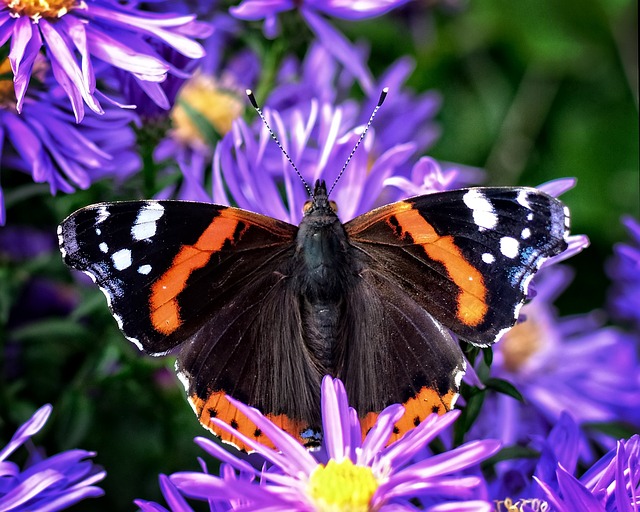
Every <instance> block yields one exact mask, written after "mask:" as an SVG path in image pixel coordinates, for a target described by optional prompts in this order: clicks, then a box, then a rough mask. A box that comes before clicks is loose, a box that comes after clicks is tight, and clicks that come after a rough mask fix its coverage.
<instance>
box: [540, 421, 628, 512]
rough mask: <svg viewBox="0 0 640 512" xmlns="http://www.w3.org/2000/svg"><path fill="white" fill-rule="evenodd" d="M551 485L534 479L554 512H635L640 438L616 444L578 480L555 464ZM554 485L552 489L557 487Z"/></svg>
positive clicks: (570, 472)
mask: <svg viewBox="0 0 640 512" xmlns="http://www.w3.org/2000/svg"><path fill="white" fill-rule="evenodd" d="M554 469H555V475H554V476H555V479H553V480H552V481H551V482H550V481H549V480H546V481H545V480H543V479H542V478H538V477H535V476H534V479H535V480H536V482H538V484H539V485H540V487H542V489H543V491H544V494H545V495H546V498H547V500H548V501H549V503H550V504H551V505H552V507H553V509H554V510H556V511H557V512H572V511H573V510H576V509H578V510H589V511H593V512H609V511H611V512H622V511H625V512H627V511H628V512H638V510H640V436H639V435H638V434H636V435H634V436H633V437H631V438H630V439H629V440H619V441H618V442H617V443H616V447H615V448H613V449H611V451H609V453H607V454H606V455H605V456H604V457H602V458H601V459H600V460H599V461H598V462H596V463H595V464H594V465H593V466H592V467H591V468H590V469H589V471H587V472H586V473H585V474H584V475H582V477H581V478H580V479H578V478H576V477H575V476H574V475H573V472H572V471H571V470H567V469H566V468H565V467H563V465H562V464H560V463H558V464H556V467H555V468H554ZM556 482H557V485H554V484H556Z"/></svg>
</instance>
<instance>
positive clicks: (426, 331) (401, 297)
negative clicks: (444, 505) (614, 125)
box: [58, 181, 569, 447]
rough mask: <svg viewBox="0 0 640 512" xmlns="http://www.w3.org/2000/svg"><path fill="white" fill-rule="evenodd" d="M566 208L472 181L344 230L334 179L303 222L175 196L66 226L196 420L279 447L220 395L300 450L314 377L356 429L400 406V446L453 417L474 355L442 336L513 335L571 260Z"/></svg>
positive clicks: (112, 206)
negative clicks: (544, 281) (542, 282)
mask: <svg viewBox="0 0 640 512" xmlns="http://www.w3.org/2000/svg"><path fill="white" fill-rule="evenodd" d="M568 225H569V216H568V209H567V208H566V207H565V206H564V205H563V204H562V203H561V202H560V201H559V200H558V199H556V198H554V197H551V196H549V195H548V194H546V193H544V192H541V191H539V190H536V189H533V188H470V189H462V190H452V191H447V192H439V193H434V194H429V195H424V196H419V197H414V198H412V199H407V200H404V201H399V202H396V203H393V204H389V205H386V206H382V207H380V208H377V209H375V210H372V211H370V212H368V213H365V214H364V215H360V216H359V217H356V218H355V219H353V220H351V221H349V222H347V223H345V224H342V223H341V222H340V220H339V219H338V216H337V215H336V213H335V209H334V205H333V204H332V202H331V201H329V198H328V194H327V188H326V185H325V183H324V182H323V181H318V182H317V183H316V184H315V189H314V191H313V195H312V198H311V201H309V202H308V203H307V205H306V207H305V214H304V218H303V219H302V221H301V222H300V225H299V226H293V225H291V224H288V223H286V222H282V221H280V220H276V219H273V218H270V217H266V216H264V215H260V214H257V213H252V212H249V211H245V210H240V209H237V208H232V207H227V206H219V205H214V204H208V203H196V202H181V201H132V202H119V203H103V204H97V205H92V206H88V207H86V208H83V209H81V210H78V211H77V212H75V213H73V214H72V215H71V216H70V217H68V218H67V219H66V220H65V221H64V222H63V223H62V224H61V225H60V227H59V229H58V234H59V239H60V249H61V251H62V255H63V258H64V261H65V263H66V264H67V265H69V266H70V267H73V268H75V269H78V270H81V271H83V272H85V273H87V274H88V275H89V276H91V278H92V279H93V280H94V281H95V282H96V283H97V284H98V286H99V287H100V289H101V290H102V291H103V292H104V294H105V295H106V297H107V301H108V304H109V307H110V309H111V312H112V313H113V316H114V318H115V319H116V321H117V323H118V326H119V327H120V329H121V330H122V332H123V333H124V335H125V336H126V337H127V338H128V339H129V340H130V341H132V342H133V343H135V345H136V346H137V347H138V348H139V349H140V350H142V351H144V352H145V353H147V354H151V355H155V356H160V355H164V354H167V353H169V352H171V351H174V350H175V351H177V362H176V370H177V373H178V376H179V377H180V379H181V380H182V381H183V383H184V385H185V388H186V389H187V392H188V395H189V400H190V402H191V405H192V406H193V408H194V410H195V412H196V414H197V416H198V418H199V419H200V421H201V422H202V424H203V425H204V426H205V427H207V428H210V429H212V430H213V431H214V432H215V433H216V434H218V435H219V436H221V437H222V438H223V440H226V441H229V442H233V443H234V444H236V445H240V447H243V446H242V443H239V442H238V440H237V439H236V438H235V437H234V436H229V435H228V434H226V433H224V432H222V431H220V430H219V429H216V428H215V427H212V426H211V425H210V421H209V420H210V418H212V417H217V418H220V419H222V420H224V421H225V422H227V423H228V424H230V425H231V426H233V427H234V428H236V429H237V430H238V431H240V432H242V433H243V434H245V435H247V436H253V437H255V438H256V439H257V440H259V441H260V442H263V443H264V444H267V445H270V442H269V440H268V439H266V438H265V436H263V435H262V433H261V432H260V431H259V430H258V429H257V428H256V426H255V425H254V424H253V423H251V422H250V421H249V420H248V419H247V418H245V417H244V416H243V415H241V414H240V413H239V412H238V411H237V410H236V409H235V408H234V407H233V406H231V405H230V404H229V402H228V401H227V400H226V399H225V395H227V394H228V395H231V396H233V397H234V398H237V399H239V400H241V401H242V402H244V403H247V404H249V405H251V406H254V407H256V408H258V409H260V410H261V411H263V412H264V413H265V414H266V415H267V416H268V417H270V418H271V419H272V420H273V421H274V422H275V423H276V424H279V425H280V426H282V428H284V429H285V430H286V431H288V432H290V433H291V434H292V435H294V436H295V437H297V438H298V439H299V440H301V441H302V442H303V443H305V444H307V445H310V446H311V445H314V444H317V443H318V441H319V436H320V434H319V432H320V426H321V423H320V417H319V411H320V407H319V401H320V381H321V379H322V377H323V376H324V375H325V374H331V375H333V376H335V377H338V378H340V379H341V380H342V381H343V382H344V384H345V386H346V389H347V392H348V394H349V398H350V401H351V404H352V405H353V406H354V407H355V408H356V410H357V411H358V412H359V413H360V414H361V415H362V418H361V419H362V425H363V431H364V432H366V431H367V430H368V429H369V428H370V427H371V426H372V425H373V423H374V422H375V419H376V417H377V414H378V413H379V412H380V411H381V410H382V409H383V408H384V407H386V406H388V405H390V404H393V403H403V404H405V406H406V413H405V415H404V417H403V418H402V419H401V420H400V421H399V422H398V423H397V424H396V427H397V433H398V435H400V434H402V433H404V432H406V431H407V430H409V429H411V428H413V427H414V426H416V425H418V424H419V423H420V421H422V420H423V419H424V418H425V417H426V416H428V415H429V414H430V413H432V412H438V413H444V412H445V411H447V410H449V409H451V408H452V406H453V404H454V401H455V399H456V397H457V392H458V389H459V385H460V381H461V379H462V376H463V374H464V371H465V360H464V357H463V355H462V352H461V350H460V348H459V346H458V343H457V342H456V341H455V340H454V339H453V338H452V336H451V335H450V334H449V330H451V331H452V332H454V333H455V334H456V335H457V336H459V337H460V338H462V339H464V340H466V341H468V342H470V343H472V344H474V345H477V346H488V345H490V344H492V343H494V342H495V341H497V340H498V339H499V338H500V336H502V334H504V332H505V331H507V330H508V329H509V328H511V327H512V326H513V325H514V324H515V322H516V319H517V317H518V311H519V309H520V307H521V305H522V304H523V302H524V300H525V297H526V293H527V285H528V283H529V281H530V280H531V278H532V277H533V275H534V274H535V272H536V271H537V269H538V268H539V267H540V265H541V263H542V262H543V261H544V260H545V259H547V258H549V257H551V256H554V255H557V254H559V253H560V252H562V251H563V250H565V249H566V247H567V244H566V241H565V237H566V236H567V234H568Z"/></svg>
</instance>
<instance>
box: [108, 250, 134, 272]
mask: <svg viewBox="0 0 640 512" xmlns="http://www.w3.org/2000/svg"><path fill="white" fill-rule="evenodd" d="M111 260H112V261H113V266H114V267H115V269H116V270H125V269H127V268H129V267H130V266H131V251H130V250H129V249H120V250H119V251H117V252H114V253H113V255H112V256H111Z"/></svg>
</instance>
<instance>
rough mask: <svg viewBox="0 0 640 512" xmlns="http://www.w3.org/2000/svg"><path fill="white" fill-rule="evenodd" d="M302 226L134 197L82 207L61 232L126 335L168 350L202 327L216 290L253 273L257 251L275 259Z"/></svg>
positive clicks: (70, 255) (150, 348) (63, 244)
mask: <svg viewBox="0 0 640 512" xmlns="http://www.w3.org/2000/svg"><path fill="white" fill-rule="evenodd" d="M296 231H297V228H296V227H295V226H292V225H290V224H286V223H284V222H280V221H277V220H275V219H271V218H269V217H265V216H262V215H258V214H254V213H251V212H247V211H244V210H240V209H237V208H229V207H224V206H218V205H213V204H207V203H194V202H185V201H131V202H120V203H103V204H96V205H92V206H88V207H86V208H82V209H81V210H78V211H77V212H75V213H73V214H72V215H70V216H69V217H68V218H67V219H65V220H64V222H62V224H61V225H60V226H59V228H58V237H59V241H60V249H61V251H62V254H63V259H64V261H65V263H66V264H67V265H69V266H70V267H72V268H75V269H77V270H81V271H82V272H84V273H86V274H88V275H89V276H90V277H91V278H92V279H93V281H94V282H96V284H98V286H99V287H100V289H101V290H102V291H103V293H104V294H105V296H106V297H107V302H108V304H109V307H110V309H111V311H112V313H113V316H114V317H115V319H116V321H117V322H118V326H119V327H120V329H121V330H122V332H123V333H124V334H125V336H126V337H127V338H128V339H130V340H131V341H133V342H134V343H135V344H136V345H137V346H138V347H139V348H140V349H141V350H144V351H145V352H146V353H148V354H152V355H162V354H164V353H166V352H168V351H170V350H172V349H173V348H175V347H176V346H177V345H179V344H180V343H181V342H182V341H183V340H184V339H185V338H187V337H188V336H189V335H191V334H193V333H194V332H196V331H197V330H198V329H199V328H200V327H201V325H202V324H203V323H204V322H205V321H206V320H207V318H208V316H209V314H210V310H211V308H212V307H214V303H215V299H216V297H218V296H221V295H224V294H228V293H229V292H230V291H232V290H233V289H234V288H235V287H236V286H237V283H240V282H242V281H247V280H249V281H250V280H251V279H252V276H254V275H255V274H256V272H257V271H258V270H259V269H258V268H257V267H259V265H258V266H256V265H255V263H253V261H256V260H255V259H254V260H252V262H251V263H249V258H250V257H251V256H253V257H254V258H255V257H256V255H260V256H259V257H257V261H260V262H261V263H262V264H263V265H265V264H268V262H269V261H270V260H271V259H273V258H274V257H276V255H277V254H278V253H279V252H281V251H282V250H283V249H284V248H286V247H287V246H288V245H290V244H291V243H292V240H293V239H294V237H295V233H296ZM187 285H188V286H187Z"/></svg>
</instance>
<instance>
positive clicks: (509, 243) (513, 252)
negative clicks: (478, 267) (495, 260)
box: [500, 236, 520, 259]
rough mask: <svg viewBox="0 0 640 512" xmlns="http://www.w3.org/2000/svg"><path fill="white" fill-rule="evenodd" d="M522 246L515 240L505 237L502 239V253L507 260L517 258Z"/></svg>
mask: <svg viewBox="0 0 640 512" xmlns="http://www.w3.org/2000/svg"><path fill="white" fill-rule="evenodd" d="M519 248H520V244H519V243H518V241H517V240H516V239H515V238H511V237H510V236H503V237H502V238H501V239H500V252H501V253H502V254H503V255H504V256H506V257H507V258H512V259H513V258H515V257H516V256H517V255H518V250H519Z"/></svg>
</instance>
